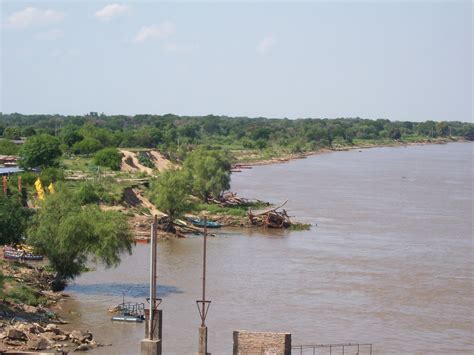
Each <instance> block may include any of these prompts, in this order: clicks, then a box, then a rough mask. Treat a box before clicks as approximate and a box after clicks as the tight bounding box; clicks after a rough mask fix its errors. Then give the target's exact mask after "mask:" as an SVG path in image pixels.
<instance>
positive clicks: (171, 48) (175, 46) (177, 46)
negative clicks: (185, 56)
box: [161, 43, 197, 54]
mask: <svg viewBox="0 0 474 355" xmlns="http://www.w3.org/2000/svg"><path fill="white" fill-rule="evenodd" d="M196 48H197V46H196V45H195V44H188V43H167V44H165V45H164V46H163V47H162V48H161V49H162V50H163V52H165V53H167V54H175V53H176V54H181V53H191V52H193V51H194V50H195V49H196Z"/></svg>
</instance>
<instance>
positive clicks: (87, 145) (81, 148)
mask: <svg viewBox="0 0 474 355" xmlns="http://www.w3.org/2000/svg"><path fill="white" fill-rule="evenodd" d="M102 148H103V145H102V143H101V142H100V141H98V140H97V139H95V138H90V137H86V138H84V139H83V140H82V141H80V142H77V143H75V144H74V145H73V146H72V151H73V152H74V153H75V154H86V155H87V154H93V153H95V152H97V151H99V150H100V149H102Z"/></svg>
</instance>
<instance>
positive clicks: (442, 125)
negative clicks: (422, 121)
mask: <svg viewBox="0 0 474 355" xmlns="http://www.w3.org/2000/svg"><path fill="white" fill-rule="evenodd" d="M436 133H437V134H438V136H441V137H446V136H448V135H449V126H448V124H447V123H446V122H438V123H437V124H436Z"/></svg>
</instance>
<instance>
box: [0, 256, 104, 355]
mask: <svg viewBox="0 0 474 355" xmlns="http://www.w3.org/2000/svg"><path fill="white" fill-rule="evenodd" d="M53 279H54V275H53V273H51V272H49V271H47V270H46V269H45V267H44V266H43V265H33V264H30V263H26V262H18V261H10V260H5V259H0V287H1V290H0V293H1V299H0V353H2V352H4V351H12V350H15V351H28V350H33V351H39V350H50V349H51V350H63V351H85V350H89V349H93V348H96V347H98V346H101V344H99V343H98V342H97V341H96V340H95V339H94V337H93V335H92V333H90V332H89V331H79V330H72V331H66V330H64V329H62V327H61V325H63V324H66V323H67V322H66V321H64V320H62V319H61V318H60V317H59V316H58V315H57V313H56V308H57V307H58V304H59V303H60V302H61V301H62V300H64V299H65V298H67V297H68V295H66V294H64V293H59V292H52V291H51V282H52V280H53Z"/></svg>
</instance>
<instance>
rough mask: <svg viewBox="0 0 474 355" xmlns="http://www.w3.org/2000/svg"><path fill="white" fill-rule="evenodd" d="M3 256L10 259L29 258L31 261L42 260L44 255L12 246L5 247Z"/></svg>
mask: <svg viewBox="0 0 474 355" xmlns="http://www.w3.org/2000/svg"><path fill="white" fill-rule="evenodd" d="M3 257H4V258H5V259H10V260H29V261H41V260H43V255H39V254H33V253H32V252H30V251H26V250H24V249H23V250H22V249H16V248H13V247H10V246H5V247H3Z"/></svg>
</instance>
